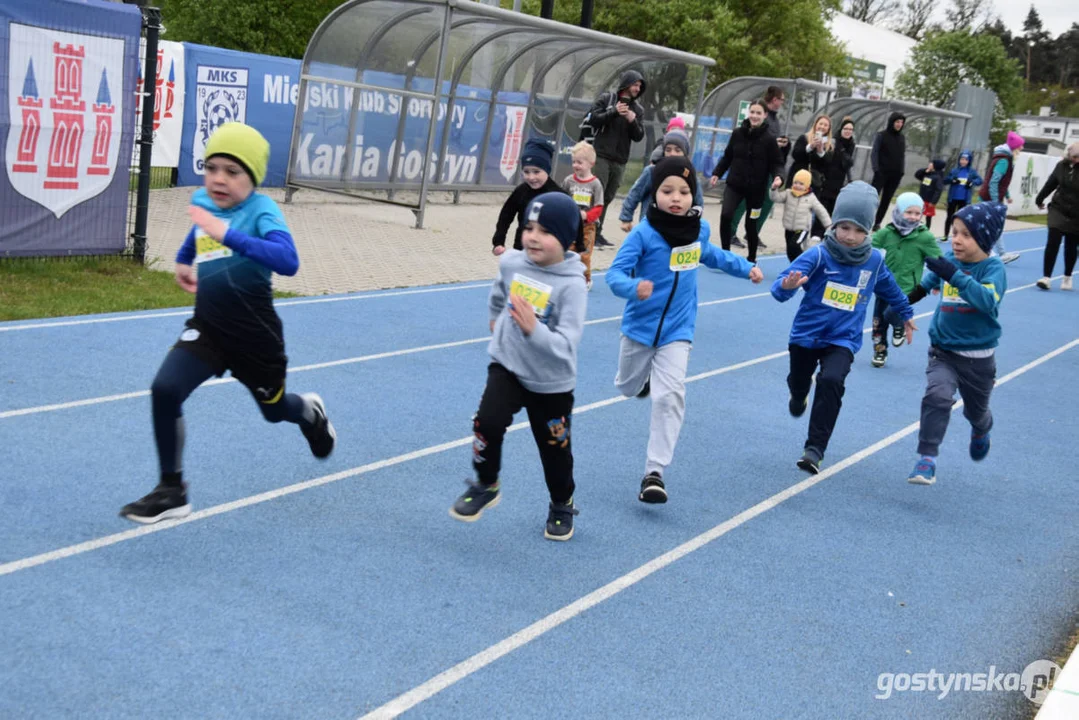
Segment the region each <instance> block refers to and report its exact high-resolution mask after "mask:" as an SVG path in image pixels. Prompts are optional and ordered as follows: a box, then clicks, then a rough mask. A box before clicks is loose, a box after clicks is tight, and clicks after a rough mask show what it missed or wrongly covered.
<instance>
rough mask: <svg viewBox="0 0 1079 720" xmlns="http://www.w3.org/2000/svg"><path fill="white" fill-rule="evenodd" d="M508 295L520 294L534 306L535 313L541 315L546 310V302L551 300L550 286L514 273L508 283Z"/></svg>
mask: <svg viewBox="0 0 1079 720" xmlns="http://www.w3.org/2000/svg"><path fill="white" fill-rule="evenodd" d="M510 295H511V296H513V295H520V296H521V297H523V298H524V299H525V300H527V301H528V302H529V303H530V304H531V305H532V307H533V308H535V310H536V314H537V315H539V316H543V315H544V314H546V312H547V303H549V302H550V301H551V286H550V285H545V284H544V283H541V282H539V281H538V280H533V279H532V278H530V277H528V276H526V275H522V274H521V273H515V274H514V276H513V282H512V283H510Z"/></svg>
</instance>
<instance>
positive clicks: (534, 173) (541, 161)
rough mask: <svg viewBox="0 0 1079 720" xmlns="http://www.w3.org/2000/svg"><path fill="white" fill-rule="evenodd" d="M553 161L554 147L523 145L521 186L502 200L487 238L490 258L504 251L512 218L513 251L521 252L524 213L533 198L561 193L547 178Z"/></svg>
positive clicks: (534, 141)
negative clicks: (496, 217) (515, 221)
mask: <svg viewBox="0 0 1079 720" xmlns="http://www.w3.org/2000/svg"><path fill="white" fill-rule="evenodd" d="M553 157H554V146H553V145H551V143H549V142H547V141H546V140H540V139H539V138H532V139H531V140H529V141H528V142H526V143H525V149H524V152H522V153H521V178H522V182H521V184H520V185H518V186H517V187H515V188H514V189H513V192H512V193H510V196H509V197H508V198H506V202H505V203H503V204H502V210H501V211H500V212H499V213H498V222H497V223H496V224H495V234H494V237H493V238H491V245H492V247H491V252H492V253H493V254H495V255H501V254H502V253H504V252H505V251H506V233H507V232H509V229H510V223H512V222H513V219H514V218H517V231H516V232H515V233H514V235H513V249H514V250H520V249H521V233H523V232H524V227H525V223H527V220H525V210H526V209H528V204H529V203H530V202H532V199H533V198H535V197H536V196H537V195H542V194H543V193H548V192H563V190H562V187H561V186H560V185H559V184H558V183H556V182H555V181H554V180H552V179H551V176H550V172H551V159H552V158H553Z"/></svg>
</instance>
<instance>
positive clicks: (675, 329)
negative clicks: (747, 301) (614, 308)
mask: <svg viewBox="0 0 1079 720" xmlns="http://www.w3.org/2000/svg"><path fill="white" fill-rule="evenodd" d="M711 234H712V230H711V228H710V227H709V225H708V222H707V221H706V220H701V232H700V235H698V238H697V242H698V243H700V262H701V263H703V264H704V265H707V266H708V267H710V268H714V269H716V270H722V271H723V272H725V273H727V274H729V275H734V276H735V277H742V278H746V277H749V271H750V270H752V269H753V266H752V265H751V264H750V263H749V261H747V260H746V259H745V258H742V257H739V256H738V255H735V254H734V253H731V252H728V251H726V250H721V249H719V248H717V247H716V246H714V245H712V243H710V242H708V238H709V236H710V235H711ZM694 244H696V243H694ZM689 248H692V245H686V246H683V247H675V248H672V247H671V246H670V245H669V244H668V243H667V241H666V240H664V239H663V236H662V235H660V234H659V232H657V231H656V230H655V228H653V227H652V225H651V224H650V223H649V222H648V220H647V219H646V220H644V221H643V222H641V224H639V225H638V226H637V227H635V228H633V230H632V231H631V232H630V234H629V235H627V236H626V239H625V240H624V241H623V242H622V247H620V248H618V254H617V255H616V256H615V258H614V262H612V263H611V267H610V268H608V270H607V274H606V276H605V277H606V280H607V285H608V286H609V287H610V288H611V292H613V293H614V294H615V295H617V296H618V297H620V298H625V299H626V300H628V301H629V302H627V303H626V310H625V312H624V313H623V314H622V334H623V335H625V336H626V337H628V338H629V339H630V340H633V341H635V342H639V343H640V344H642V345H651V346H653V347H662V346H663V345H669V344H670V343H672V342H676V341H678V340H686V341H689V342H692V341H693V330H694V328H695V327H696V323H697V270H696V268H692V269H688V270H681V271H674V270H671V265H672V263H674V262H677V260H676V256H677V255H678V254H679V253H685V252H686V251H687V250H688V249H689ZM631 272H632V273H633V275H632V276H631V275H630V273H631ZM641 280H650V281H651V282H652V283H653V288H652V295H651V296H649V298H648V299H647V300H638V299H637V284H638V283H640V282H641Z"/></svg>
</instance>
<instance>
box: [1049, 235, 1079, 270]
mask: <svg viewBox="0 0 1079 720" xmlns="http://www.w3.org/2000/svg"><path fill="white" fill-rule="evenodd" d="M1061 240H1063V241H1064V274H1065V275H1067V276H1068V277H1071V274H1072V270H1074V269H1075V256H1076V250H1077V249H1079V235H1077V234H1073V233H1067V234H1065V232H1064V231H1063V230H1061V229H1060V228H1054V227H1051V228H1049V240H1048V242H1046V243H1045V256H1044V258H1043V259H1042V275H1044V276H1045V277H1053V266H1054V265H1056V264H1057V253H1058V252H1060V241H1061Z"/></svg>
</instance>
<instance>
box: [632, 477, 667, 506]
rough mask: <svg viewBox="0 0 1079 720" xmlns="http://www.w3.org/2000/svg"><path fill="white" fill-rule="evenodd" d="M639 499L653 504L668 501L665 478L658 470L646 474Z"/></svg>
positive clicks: (642, 481)
mask: <svg viewBox="0 0 1079 720" xmlns="http://www.w3.org/2000/svg"><path fill="white" fill-rule="evenodd" d="M637 499H638V500H640V501H641V502H643V503H650V504H653V505H655V504H660V503H665V502H667V488H666V487H664V485H663V478H662V477H661V476H660V474H659V473H658V472H656V471H654V470H653V471H652V472H650V473H648V474H647V475H645V476H644V479H643V480H641V493H640V494H639V495H638V496H637Z"/></svg>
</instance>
